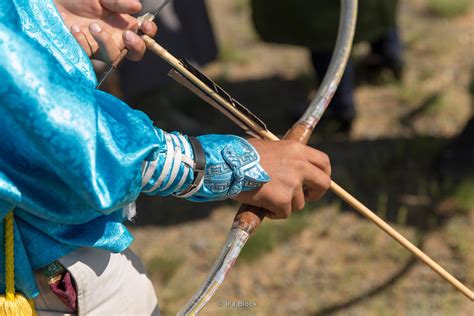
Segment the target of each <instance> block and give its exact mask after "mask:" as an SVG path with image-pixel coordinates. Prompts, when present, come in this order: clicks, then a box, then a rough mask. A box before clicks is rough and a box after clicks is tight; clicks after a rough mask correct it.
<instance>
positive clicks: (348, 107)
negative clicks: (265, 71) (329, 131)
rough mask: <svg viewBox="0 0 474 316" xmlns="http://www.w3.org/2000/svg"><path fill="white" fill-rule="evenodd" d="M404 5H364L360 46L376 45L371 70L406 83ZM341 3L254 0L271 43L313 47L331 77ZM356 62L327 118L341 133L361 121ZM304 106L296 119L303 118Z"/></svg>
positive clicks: (366, 0)
mask: <svg viewBox="0 0 474 316" xmlns="http://www.w3.org/2000/svg"><path fill="white" fill-rule="evenodd" d="M397 6H398V0H360V1H359V15H358V21H357V28H356V35H355V39H354V43H359V42H362V41H367V42H369V43H370V48H371V51H370V54H369V55H368V56H367V57H366V58H365V60H364V63H365V64H366V66H367V67H368V68H369V69H370V70H377V69H378V70H380V69H384V68H386V69H389V70H391V72H392V73H393V75H394V76H395V78H396V79H398V80H400V78H401V76H402V70H403V56H402V44H401V41H400V35H399V31H398V28H397V21H396V12H397ZM339 9H340V2H339V1H334V0H317V1H314V0H296V1H284V0H252V18H253V22H254V25H255V28H256V30H257V33H258V34H259V35H260V37H261V38H262V39H263V40H264V41H267V42H273V43H281V44H290V45H299V46H304V47H308V48H309V50H310V53H311V61H312V65H313V68H314V72H315V73H316V75H317V76H318V78H320V79H322V78H323V76H324V74H325V73H326V71H327V69H328V66H329V62H330V60H331V56H332V52H333V49H334V45H335V40H336V36H337V29H338V23H339ZM355 86H356V79H355V69H354V62H353V60H350V61H349V63H348V65H347V68H346V71H345V73H344V76H343V78H342V80H341V83H340V85H339V88H338V90H337V91H336V93H335V95H334V98H333V100H332V102H331V104H330V107H329V109H328V111H327V112H326V114H325V117H324V119H325V120H326V121H327V122H328V121H335V122H336V123H337V125H336V128H335V129H336V130H337V131H341V132H346V133H347V132H349V131H350V128H351V125H352V122H353V120H354V118H355V116H356V107H355V102H354V94H353V91H354V88H355ZM303 108H306V106H302V107H301V109H300V111H298V113H295V117H299V116H300V115H301V112H302V111H303Z"/></svg>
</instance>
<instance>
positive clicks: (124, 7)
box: [100, 0, 142, 14]
mask: <svg viewBox="0 0 474 316" xmlns="http://www.w3.org/2000/svg"><path fill="white" fill-rule="evenodd" d="M100 4H102V5H103V6H104V7H105V8H107V9H109V10H110V11H112V12H115V13H125V14H134V13H138V12H140V10H141V9H142V4H141V3H140V1H139V0H100Z"/></svg>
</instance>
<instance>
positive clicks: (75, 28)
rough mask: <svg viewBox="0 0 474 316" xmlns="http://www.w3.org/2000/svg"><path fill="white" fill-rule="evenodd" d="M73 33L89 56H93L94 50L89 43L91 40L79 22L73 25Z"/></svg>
mask: <svg viewBox="0 0 474 316" xmlns="http://www.w3.org/2000/svg"><path fill="white" fill-rule="evenodd" d="M71 34H72V36H74V38H75V39H76V41H77V42H78V43H79V45H81V47H82V49H83V50H84V51H85V52H86V54H87V56H89V57H91V56H92V50H91V47H90V45H89V42H88V41H87V38H86V36H85V35H84V33H83V32H82V31H81V28H80V27H79V25H77V24H73V25H71Z"/></svg>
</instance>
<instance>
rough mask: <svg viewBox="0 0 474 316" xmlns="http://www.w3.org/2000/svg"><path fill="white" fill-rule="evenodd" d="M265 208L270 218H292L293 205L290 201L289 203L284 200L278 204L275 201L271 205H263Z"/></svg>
mask: <svg viewBox="0 0 474 316" xmlns="http://www.w3.org/2000/svg"><path fill="white" fill-rule="evenodd" d="M263 208H264V209H266V210H268V214H267V216H268V218H271V219H285V218H288V217H290V214H291V208H292V205H291V203H290V201H289V200H288V202H285V201H283V200H282V201H281V202H277V203H275V202H274V201H273V202H270V203H263Z"/></svg>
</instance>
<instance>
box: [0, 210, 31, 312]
mask: <svg viewBox="0 0 474 316" xmlns="http://www.w3.org/2000/svg"><path fill="white" fill-rule="evenodd" d="M13 221H14V219H13V210H12V211H10V213H8V215H7V216H6V217H5V295H0V316H33V315H36V313H35V310H34V306H33V301H29V300H28V299H27V298H26V297H25V296H23V295H22V294H20V293H15V248H14V222H13Z"/></svg>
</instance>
